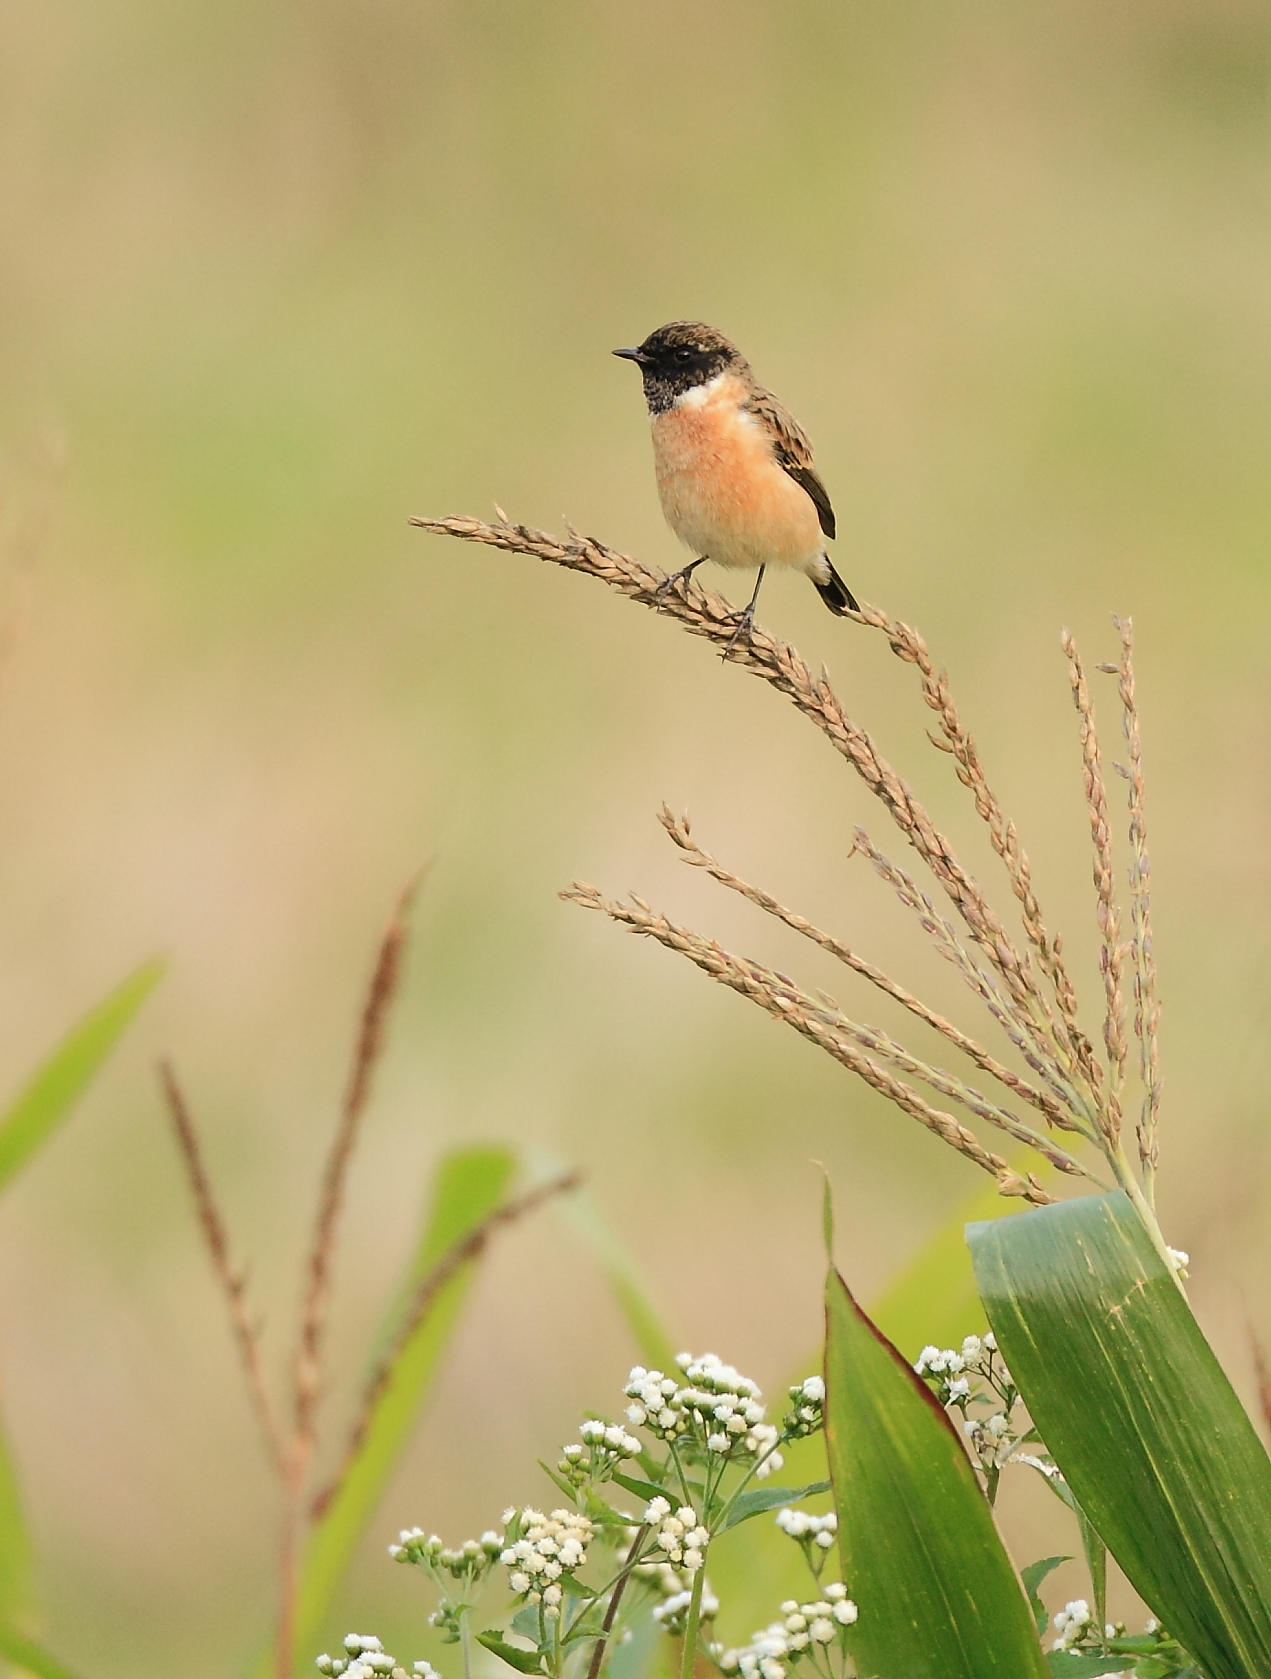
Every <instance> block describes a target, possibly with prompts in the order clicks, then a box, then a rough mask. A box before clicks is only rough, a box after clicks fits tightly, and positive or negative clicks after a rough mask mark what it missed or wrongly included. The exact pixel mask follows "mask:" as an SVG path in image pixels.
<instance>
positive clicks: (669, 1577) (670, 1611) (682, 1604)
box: [636, 1562, 719, 1633]
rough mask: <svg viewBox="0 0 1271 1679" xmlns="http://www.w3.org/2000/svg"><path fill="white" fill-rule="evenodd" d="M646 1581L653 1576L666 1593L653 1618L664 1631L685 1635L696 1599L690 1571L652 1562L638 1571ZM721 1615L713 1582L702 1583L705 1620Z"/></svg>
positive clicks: (654, 1610) (655, 1607)
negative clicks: (693, 1601)
mask: <svg viewBox="0 0 1271 1679" xmlns="http://www.w3.org/2000/svg"><path fill="white" fill-rule="evenodd" d="M636 1572H637V1573H638V1574H641V1575H643V1576H645V1577H646V1578H649V1577H652V1578H653V1579H655V1580H656V1581H657V1584H658V1586H659V1588H660V1589H661V1592H662V1601H661V1603H655V1604H654V1606H653V1619H654V1620H655V1621H656V1622H657V1623H658V1625H659V1626H660V1627H661V1628H662V1629H663V1631H664V1632H670V1633H683V1632H684V1630H685V1628H686V1626H687V1624H688V1610H689V1604H690V1603H691V1602H692V1599H693V1575H692V1573H691V1572H690V1571H688V1570H687V1569H678V1568H673V1567H672V1566H671V1564H670V1563H669V1562H650V1563H645V1564H643V1565H642V1566H641V1567H640V1568H638V1569H637V1570H636ZM718 1614H719V1599H718V1598H717V1597H716V1596H715V1594H714V1592H713V1591H712V1590H711V1587H710V1581H709V1580H704V1581H703V1582H702V1603H701V1608H700V1610H699V1615H700V1618H701V1619H702V1620H703V1621H713V1620H714V1619H715V1617H716V1615H718Z"/></svg>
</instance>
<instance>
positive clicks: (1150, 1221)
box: [1108, 1142, 1187, 1300]
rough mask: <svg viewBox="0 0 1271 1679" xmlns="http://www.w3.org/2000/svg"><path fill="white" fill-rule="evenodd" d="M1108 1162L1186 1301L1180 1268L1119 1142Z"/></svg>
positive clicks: (1109, 1155)
mask: <svg viewBox="0 0 1271 1679" xmlns="http://www.w3.org/2000/svg"><path fill="white" fill-rule="evenodd" d="M1108 1160H1109V1162H1110V1164H1111V1166H1112V1169H1113V1171H1114V1172H1115V1173H1116V1175H1117V1182H1118V1183H1119V1184H1120V1186H1121V1188H1122V1189H1123V1190H1124V1191H1125V1193H1126V1194H1127V1195H1128V1196H1129V1198H1130V1200H1131V1202H1132V1203H1133V1205H1134V1210H1135V1212H1136V1213H1137V1214H1138V1215H1139V1217H1140V1218H1141V1219H1142V1221H1143V1228H1144V1229H1145V1230H1146V1231H1147V1233H1148V1235H1149V1237H1150V1238H1151V1241H1152V1246H1153V1247H1154V1248H1155V1249H1156V1251H1157V1253H1158V1254H1159V1255H1160V1256H1161V1258H1162V1259H1163V1260H1164V1261H1165V1268H1166V1270H1167V1271H1168V1272H1169V1274H1170V1276H1171V1277H1173V1279H1174V1282H1175V1284H1176V1285H1177V1287H1178V1292H1179V1293H1180V1294H1181V1295H1182V1297H1183V1299H1184V1300H1186V1298H1187V1290H1186V1289H1185V1288H1184V1287H1183V1279H1182V1278H1181V1277H1180V1276H1179V1274H1178V1267H1177V1266H1176V1265H1175V1263H1174V1261H1173V1260H1172V1259H1171V1258H1170V1251H1169V1249H1168V1248H1167V1247H1166V1245H1165V1238H1164V1236H1162V1235H1161V1227H1160V1225H1159V1224H1158V1223H1157V1222H1156V1214H1155V1212H1154V1211H1153V1210H1152V1207H1151V1206H1150V1204H1149V1202H1148V1199H1147V1197H1146V1196H1145V1195H1144V1193H1143V1191H1142V1189H1141V1188H1140V1187H1139V1181H1138V1179H1137V1178H1136V1177H1135V1175H1134V1171H1133V1168H1132V1167H1131V1165H1130V1162H1129V1159H1128V1158H1127V1156H1126V1152H1125V1150H1124V1149H1123V1148H1122V1146H1121V1144H1120V1143H1119V1142H1118V1143H1117V1144H1116V1147H1115V1151H1114V1152H1109V1154H1108Z"/></svg>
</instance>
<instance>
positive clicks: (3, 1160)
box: [0, 959, 164, 1188]
mask: <svg viewBox="0 0 1271 1679" xmlns="http://www.w3.org/2000/svg"><path fill="white" fill-rule="evenodd" d="M163 966H164V965H163V963H162V962H161V961H159V960H157V959H156V960H154V961H151V962H147V963H145V964H144V965H143V966H142V967H140V968H138V969H137V970H136V972H135V973H132V974H129V976H128V978H127V979H126V980H124V982H123V984H122V985H119V986H117V987H116V989H115V990H114V991H112V992H111V993H110V995H109V996H108V997H105V998H103V1000H102V1001H101V1002H100V1003H98V1004H97V1006H96V1007H95V1008H93V1009H90V1010H89V1012H88V1013H87V1014H86V1015H85V1016H84V1017H83V1019H82V1020H81V1021H80V1022H79V1024H78V1025H76V1026H73V1027H72V1028H71V1030H70V1032H69V1033H68V1034H67V1035H66V1037H64V1038H63V1039H62V1041H61V1043H60V1044H58V1046H57V1048H56V1049H55V1050H54V1051H53V1053H52V1055H50V1056H49V1058H48V1059H47V1060H46V1061H45V1062H44V1064H43V1066H42V1067H40V1069H39V1070H38V1071H37V1072H36V1074H35V1075H34V1077H33V1078H32V1079H31V1081H30V1083H29V1084H28V1085H27V1086H26V1088H25V1090H23V1091H22V1092H21V1093H20V1095H19V1096H18V1097H17V1099H16V1100H15V1101H14V1102H13V1103H12V1104H11V1105H10V1107H9V1109H8V1111H7V1112H6V1113H4V1114H3V1115H0V1188H3V1187H4V1185H5V1184H7V1183H8V1181H9V1179H10V1178H11V1177H13V1175H14V1174H15V1173H16V1172H17V1171H19V1170H20V1169H21V1167H23V1166H25V1165H26V1163H27V1161H28V1160H29V1159H30V1158H31V1156H32V1155H33V1154H34V1153H35V1151H36V1150H37V1149H38V1148H39V1146H40V1144H41V1143H43V1142H44V1141H45V1139H46V1138H47V1137H48V1136H49V1134H50V1132H52V1131H54V1130H56V1128H57V1126H58V1124H59V1123H60V1122H61V1121H62V1120H63V1119H65V1118H66V1116H67V1114H68V1113H69V1112H70V1111H71V1109H72V1108H73V1107H74V1105H75V1103H76V1102H77V1101H78V1099H79V1097H80V1096H81V1095H83V1093H84V1090H85V1088H86V1087H87V1086H88V1084H89V1083H90V1081H91V1080H92V1077H93V1074H94V1073H95V1072H96V1071H97V1069H98V1068H99V1067H100V1066H101V1064H102V1062H103V1061H104V1060H105V1059H106V1057H107V1056H108V1055H109V1054H110V1052H111V1050H112V1049H113V1048H114V1047H115V1044H116V1042H117V1041H118V1040H119V1038H120V1037H121V1036H122V1035H123V1032H124V1030H125V1028H126V1027H127V1026H128V1024H129V1023H130V1022H131V1020H132V1018H133V1016H134V1015H135V1014H136V1012H137V1010H138V1009H139V1008H140V1007H141V1005H142V1004H143V1003H144V1002H145V1000H146V998H147V997H148V996H149V995H150V993H151V992H152V991H153V990H154V988H155V986H156V985H157V984H158V983H159V980H160V978H161V977H162V975H163Z"/></svg>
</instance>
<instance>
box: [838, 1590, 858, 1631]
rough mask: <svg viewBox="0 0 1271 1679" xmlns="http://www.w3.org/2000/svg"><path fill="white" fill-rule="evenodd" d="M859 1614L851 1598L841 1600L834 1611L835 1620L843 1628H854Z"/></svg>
mask: <svg viewBox="0 0 1271 1679" xmlns="http://www.w3.org/2000/svg"><path fill="white" fill-rule="evenodd" d="M859 1613H860V1611H859V1610H858V1609H857V1607H856V1605H855V1604H854V1603H853V1602H852V1600H851V1598H850V1597H848V1598H841V1599H840V1600H839V1601H838V1602H837V1603H836V1604H835V1605H834V1610H833V1614H834V1619H835V1620H836V1621H837V1622H838V1623H839V1625H840V1626H843V1627H850V1626H852V1625H853V1624H854V1623H855V1620H856V1617H857V1615H858V1614H859Z"/></svg>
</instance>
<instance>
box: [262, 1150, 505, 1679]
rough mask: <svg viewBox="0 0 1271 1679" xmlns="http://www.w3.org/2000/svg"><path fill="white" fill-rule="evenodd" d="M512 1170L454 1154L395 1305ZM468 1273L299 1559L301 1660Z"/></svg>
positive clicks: (443, 1297) (384, 1401)
mask: <svg viewBox="0 0 1271 1679" xmlns="http://www.w3.org/2000/svg"><path fill="white" fill-rule="evenodd" d="M515 1170H516V1156H515V1155H514V1154H513V1153H511V1151H510V1150H508V1149H503V1148H470V1149H460V1150H457V1151H456V1152H455V1153H453V1154H450V1155H447V1156H446V1158H445V1159H444V1160H443V1161H442V1162H441V1164H440V1166H439V1167H438V1169H437V1174H436V1178H435V1180H434V1186H433V1197H432V1211H431V1214H430V1216H429V1218H428V1221H427V1223H426V1225H425V1228H424V1231H423V1234H422V1236H421V1238H420V1241H419V1245H418V1247H417V1249H416V1251H415V1253H414V1255H413V1256H412V1258H411V1261H410V1264H409V1266H408V1268H407V1271H406V1275H405V1278H404V1281H403V1286H402V1289H401V1291H400V1296H399V1300H401V1299H405V1298H408V1297H409V1296H410V1295H411V1294H412V1293H413V1292H414V1287H415V1284H416V1283H418V1282H419V1281H420V1280H422V1279H423V1278H424V1277H425V1276H427V1274H428V1273H429V1271H431V1270H432V1268H433V1266H434V1265H436V1263H437V1261H438V1260H440V1259H441V1258H442V1257H443V1256H444V1255H445V1254H446V1253H447V1252H448V1251H449V1250H450V1248H452V1247H453V1246H454V1244H455V1243H456V1242H458V1241H460V1240H461V1239H462V1238H463V1237H464V1236H465V1235H467V1234H468V1232H469V1231H471V1230H472V1229H474V1228H475V1226H476V1225H478V1224H479V1223H480V1222H481V1220H482V1219H483V1218H485V1217H486V1216H487V1215H488V1214H490V1213H492V1212H493V1211H494V1209H495V1208H496V1207H497V1206H498V1205H499V1203H500V1202H501V1201H502V1200H503V1198H504V1196H505V1194H506V1191H507V1189H508V1186H509V1184H510V1183H511V1180H512V1176H513V1173H514V1172H515ZM472 1273H473V1266H472V1264H471V1263H469V1264H467V1265H464V1266H463V1267H462V1268H461V1269H460V1270H459V1271H458V1272H456V1274H455V1275H454V1276H453V1277H452V1278H451V1279H450V1280H449V1282H447V1283H446V1284H445V1285H444V1286H443V1287H442V1288H441V1289H440V1291H439V1292H438V1294H437V1297H436V1300H435V1301H434V1303H433V1307H432V1310H431V1311H430V1312H429V1313H428V1315H427V1317H426V1318H425V1319H424V1321H423V1323H422V1324H420V1326H419V1328H418V1329H417V1330H416V1331H415V1334H414V1335H413V1336H412V1337H411V1339H410V1340H409V1341H408V1342H407V1344H406V1346H405V1348H404V1349H403V1352H402V1355H401V1357H400V1359H399V1360H398V1364H397V1368H396V1370H395V1372H394V1375H393V1379H392V1381H391V1382H390V1383H389V1385H388V1387H387V1388H386V1389H385V1391H384V1393H383V1394H382V1395H381V1397H380V1400H379V1403H378V1404H377V1405H376V1407H375V1410H374V1413H373V1414H372V1417H371V1422H370V1427H369V1428H368V1429H367V1432H366V1438H365V1440H364V1441H363V1444H362V1449H361V1451H360V1452H359V1453H358V1456H357V1458H356V1459H355V1460H354V1462H353V1464H352V1466H351V1467H350V1469H349V1472H348V1474H347V1475H346V1476H345V1478H344V1481H343V1483H342V1485H341V1488H340V1491H339V1492H338V1493H337V1495H336V1497H335V1498H334V1499H333V1500H332V1502H331V1505H330V1507H329V1508H328V1509H327V1510H326V1511H325V1513H324V1514H323V1516H322V1519H321V1520H320V1521H319V1523H318V1525H317V1526H316V1527H315V1529H314V1531H313V1534H312V1536H311V1538H310V1541H309V1545H308V1548H307V1550H306V1552H305V1559H304V1567H303V1572H302V1575H301V1580H300V1592H299V1602H298V1608H297V1614H296V1642H297V1646H298V1648H299V1650H300V1652H301V1655H302V1656H303V1655H304V1653H305V1647H306V1645H307V1643H308V1641H309V1640H310V1639H311V1638H312V1637H313V1636H314V1634H315V1633H316V1631H317V1629H318V1626H319V1623H320V1622H321V1620H322V1617H323V1615H324V1614H325V1613H326V1610H327V1607H328V1605H329V1603H330V1600H331V1595H332V1593H333V1591H334V1590H335V1588H336V1586H337V1585H338V1584H339V1581H340V1578H341V1576H342V1575H343V1573H344V1571H345V1569H346V1568H347V1566H348V1563H349V1560H350V1558H351V1557H352V1555H353V1552H354V1550H355V1549H356V1547H357V1544H358V1541H359V1540H360V1539H361V1537H362V1534H363V1533H364V1531H365V1529H366V1526H367V1523H368V1522H369V1521H370V1519H371V1517H372V1516H373V1515H374V1513H375V1507H376V1505H377V1504H378V1503H379V1500H380V1496H381V1494H382V1493H383V1491H384V1487H385V1484H386V1483H387V1481H388V1479H389V1476H390V1475H391V1474H392V1472H393V1470H394V1468H395V1467H396V1464H397V1460H398V1458H399V1457H400V1455H401V1452H402V1449H403V1447H404V1446H405V1445H406V1442H407V1441H408V1439H409V1438H410V1434H411V1431H412V1429H413V1428H414V1426H415V1421H416V1419H417V1417H418V1415H419V1408H420V1406H421V1404H422V1403H423V1400H424V1396H425V1394H426V1393H427V1391H428V1388H429V1386H430V1385H431V1383H432V1380H433V1377H434V1376H435V1375H436V1373H437V1368H438V1365H439V1364H440V1362H441V1357H442V1354H443V1353H444V1351H445V1349H446V1347H447V1345H448V1344H449V1341H450V1336H451V1334H452V1332H453V1330H454V1327H455V1323H456V1321H457V1319H458V1316H459V1311H460V1308H461V1307H462V1305H463V1301H464V1297H465V1295H466V1294H467V1291H468V1286H469V1284H470V1282H471V1280H472ZM400 1311H401V1307H400V1304H398V1305H395V1306H394V1309H393V1312H392V1313H390V1323H389V1326H386V1334H387V1333H391V1325H392V1324H393V1323H394V1322H396V1321H399V1317H400ZM258 1671H259V1673H260V1674H261V1675H262V1676H263V1675H265V1674H268V1672H269V1664H268V1661H267V1660H262V1663H261V1666H260V1668H259V1670H258Z"/></svg>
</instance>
